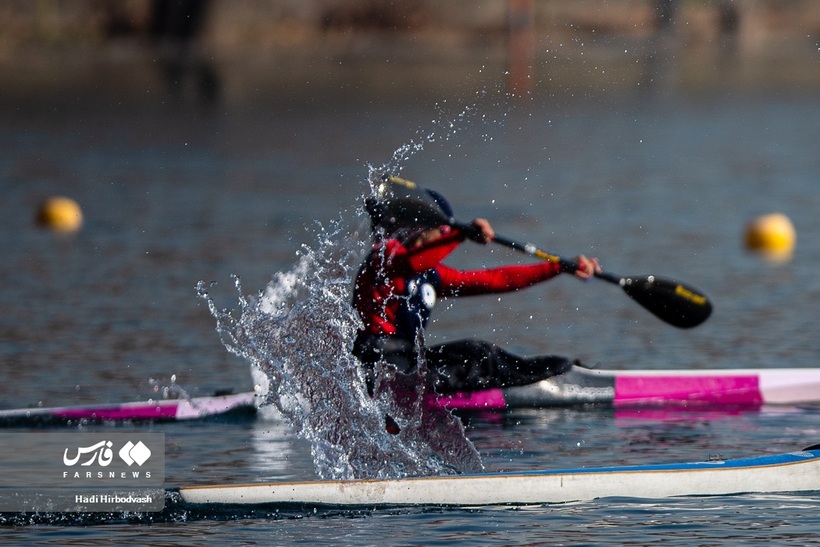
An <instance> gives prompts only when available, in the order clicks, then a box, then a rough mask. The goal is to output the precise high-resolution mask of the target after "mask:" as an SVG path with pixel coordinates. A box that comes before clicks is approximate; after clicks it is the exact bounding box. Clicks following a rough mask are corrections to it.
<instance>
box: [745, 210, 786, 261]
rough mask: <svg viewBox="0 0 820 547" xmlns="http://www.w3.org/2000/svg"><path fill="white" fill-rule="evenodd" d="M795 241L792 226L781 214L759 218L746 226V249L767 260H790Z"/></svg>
mask: <svg viewBox="0 0 820 547" xmlns="http://www.w3.org/2000/svg"><path fill="white" fill-rule="evenodd" d="M796 241H797V233H796V231H795V229H794V225H793V224H792V222H791V220H789V217H787V216H786V215H784V214H782V213H771V214H768V215H763V216H759V217H757V218H755V219H753V220H752V221H751V222H749V224H748V225H747V226H746V248H747V249H749V250H751V251H755V252H758V253H760V254H763V255H764V256H766V257H767V258H773V259H776V260H787V259H789V258H791V255H792V252H793V251H794V245H795V242H796Z"/></svg>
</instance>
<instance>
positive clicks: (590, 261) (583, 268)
mask: <svg viewBox="0 0 820 547" xmlns="http://www.w3.org/2000/svg"><path fill="white" fill-rule="evenodd" d="M575 263H576V264H578V266H579V267H578V269H577V270H575V277H577V278H579V279H583V280H587V279H589V278H590V277H592V276H593V275H595V274H599V273H601V265H600V264H598V259H597V258H587V257H585V256H584V255H578V256H576V257H575Z"/></svg>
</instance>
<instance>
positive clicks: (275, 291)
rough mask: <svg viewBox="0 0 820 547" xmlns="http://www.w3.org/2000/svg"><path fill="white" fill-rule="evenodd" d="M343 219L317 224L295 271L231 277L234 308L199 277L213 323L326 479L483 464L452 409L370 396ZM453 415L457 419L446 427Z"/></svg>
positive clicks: (414, 381)
mask: <svg viewBox="0 0 820 547" xmlns="http://www.w3.org/2000/svg"><path fill="white" fill-rule="evenodd" d="M346 226H347V225H346V223H344V222H343V221H338V222H336V223H334V224H333V226H332V227H331V228H330V229H321V228H320V230H319V233H318V241H317V243H316V246H315V248H311V247H308V246H303V248H302V251H301V252H300V253H299V260H298V262H297V264H296V265H295V266H294V267H293V269H291V270H290V271H287V272H280V273H278V274H276V275H275V276H274V277H273V279H272V280H271V282H270V283H269V284H268V286H267V287H266V288H265V290H264V291H262V292H260V293H259V294H257V295H256V296H254V297H246V296H243V292H242V286H241V283H240V280H239V278H237V277H235V278H234V279H235V285H236V290H237V292H238V293H239V307H238V309H236V310H220V309H217V307H216V305H215V304H214V301H213V299H212V298H211V296H210V295H209V293H208V289H207V287H206V286H205V284H204V283H203V282H200V283H199V285H198V293H199V295H200V297H201V298H203V299H204V300H205V301H206V302H207V303H208V306H209V309H210V311H211V313H212V314H213V316H214V317H215V318H216V320H217V327H216V329H217V331H218V332H219V334H220V336H221V338H222V341H223V344H224V345H225V347H226V348H227V349H228V350H229V351H231V352H232V353H234V354H236V355H239V356H241V357H243V358H245V359H246V360H247V361H249V362H250V364H251V366H252V367H254V368H255V369H257V370H258V371H260V372H262V373H263V374H264V376H265V377H266V378H267V380H268V383H269V389H268V391H267V394H265V395H264V401H263V402H262V404H263V405H273V406H275V407H276V408H277V409H278V410H279V412H280V413H281V414H282V416H283V417H284V418H285V419H286V420H287V421H288V422H289V423H290V425H291V426H292V427H293V429H294V430H295V432H296V433H297V434H298V435H300V436H302V437H303V438H305V439H307V440H308V441H309V442H310V444H311V450H312V456H313V459H314V464H315V468H316V472H317V474H318V475H319V477H320V478H323V479H352V478H397V477H402V476H409V475H438V474H449V473H455V472H463V471H478V470H479V469H480V460H479V458H478V454H477V452H475V449H474V448H473V447H472V445H471V444H470V443H469V441H467V440H466V437H465V436H464V431H463V427H462V426H461V424H460V423H458V422H457V421H456V420H455V418H453V417H452V416H451V415H450V414H449V412H447V411H443V410H441V409H435V408H426V407H425V405H422V404H421V401H422V400H423V395H424V392H423V389H421V388H420V387H418V388H416V387H414V388H413V389H412V390H410V391H409V392H408V391H407V390H405V392H403V393H402V394H401V397H402V399H401V400H399V398H398V397H396V396H392V395H389V392H388V390H381V392H380V396H378V397H376V398H373V399H371V398H370V397H369V396H368V394H367V391H366V388H365V382H364V379H363V377H362V374H361V370H360V366H359V363H358V361H357V360H356V359H355V358H354V357H353V356H352V355H351V354H350V350H351V347H352V345H353V339H354V337H355V335H356V332H357V329H358V328H359V326H360V321H359V319H358V316H357V315H356V313H355V311H354V309H353V307H352V305H351V285H352V279H353V275H354V273H355V271H356V270H357V269H358V266H359V263H360V261H361V259H362V257H363V255H364V247H365V246H364V244H363V242H362V241H360V240H358V239H356V236H357V234H358V232H357V231H355V230H353V231H352V234H351V230H348V229H347V228H346ZM417 374H419V375H420V376H418V377H414V378H405V379H404V381H406V382H408V383H409V385H413V386H424V385H425V382H424V376H423V375H424V374H425V370H424V369H421V370H420V371H419V372H418V373H417ZM384 385H388V384H387V383H385V384H384ZM408 393H409V394H408ZM387 413H390V414H391V415H394V416H396V417H397V420H399V421H400V423H401V425H402V427H403V429H402V431H401V433H400V434H399V435H390V434H388V433H387V432H386V431H385V426H384V424H385V414H387ZM445 415H446V416H445ZM448 417H449V418H450V420H451V421H452V422H453V423H456V424H457V426H455V427H454V426H453V424H452V423H451V424H446V421H447V418H448ZM435 425H439V426H440V427H434V426H435ZM430 428H433V429H432V430H430ZM464 461H467V462H469V463H468V464H467V465H465V464H464ZM476 461H478V462H479V464H478V465H476V464H475V462H476Z"/></svg>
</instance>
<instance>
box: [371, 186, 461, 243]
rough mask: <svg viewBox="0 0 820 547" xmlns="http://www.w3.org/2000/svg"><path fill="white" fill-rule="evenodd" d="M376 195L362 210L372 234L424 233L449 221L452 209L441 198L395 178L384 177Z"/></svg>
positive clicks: (432, 192)
mask: <svg viewBox="0 0 820 547" xmlns="http://www.w3.org/2000/svg"><path fill="white" fill-rule="evenodd" d="M377 194H378V196H371V197H368V198H367V199H365V210H366V211H367V214H368V215H370V221H371V228H372V230H373V231H374V232H375V231H377V230H382V231H383V232H384V233H385V234H386V235H390V236H392V235H394V234H396V232H398V231H399V230H401V231H406V229H408V228H411V229H419V228H421V229H426V228H430V227H433V226H438V225H441V224H444V223H448V222H450V221H451V220H452V217H453V208H452V207H451V206H450V204H449V203H448V202H447V200H446V199H445V198H444V196H442V195H441V194H439V193H438V192H436V191H434V190H426V189H423V188H419V187H418V186H416V184H415V183H413V182H411V181H408V180H405V179H401V178H399V177H393V176H390V177H385V178H384V179H383V181H382V183H381V184H380V185H379V187H378V188H377Z"/></svg>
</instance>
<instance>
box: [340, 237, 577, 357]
mask: <svg viewBox="0 0 820 547" xmlns="http://www.w3.org/2000/svg"><path fill="white" fill-rule="evenodd" d="M464 239H465V236H464V233H463V232H461V231H460V230H453V231H451V232H450V233H449V234H446V235H444V236H442V237H441V238H439V239H437V240H435V241H433V242H430V243H428V244H425V245H423V246H421V247H411V248H409V247H406V246H405V245H403V244H402V243H401V242H400V241H398V240H396V239H389V240H386V241H384V242H383V243H381V244H378V245H376V246H375V247H374V248H373V250H372V251H371V252H370V255H369V256H368V257H367V259H366V260H365V262H364V264H363V265H362V267H361V268H360V270H359V273H358V275H357V277H356V285H355V290H354V297H353V304H354V306H355V308H356V311H357V312H358V314H359V317H360V318H361V320H362V322H363V324H364V329H363V332H362V334H365V335H367V334H369V335H375V336H389V337H397V338H401V339H403V340H407V341H411V342H412V341H413V340H414V339H415V336H416V332H417V331H418V329H420V328H424V327H425V326H426V324H427V321H428V320H429V317H430V312H431V310H432V308H433V306H434V305H435V303H436V300H437V299H438V298H447V297H451V296H472V295H480V294H491V293H502V292H510V291H515V290H518V289H523V288H525V287H529V286H530V285H534V284H535V283H539V282H541V281H545V280H547V279H550V278H552V277H555V276H556V275H558V274H559V273H560V272H561V269H560V266H559V265H558V264H555V263H552V262H539V263H536V264H528V265H510V266H502V267H497V268H488V269H482V270H457V269H455V268H452V267H450V266H447V265H445V264H442V263H441V262H442V260H444V259H445V258H446V257H447V255H449V254H450V253H452V252H453V251H454V250H455V249H456V247H458V245H459V244H460V243H462V242H463V241H464Z"/></svg>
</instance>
